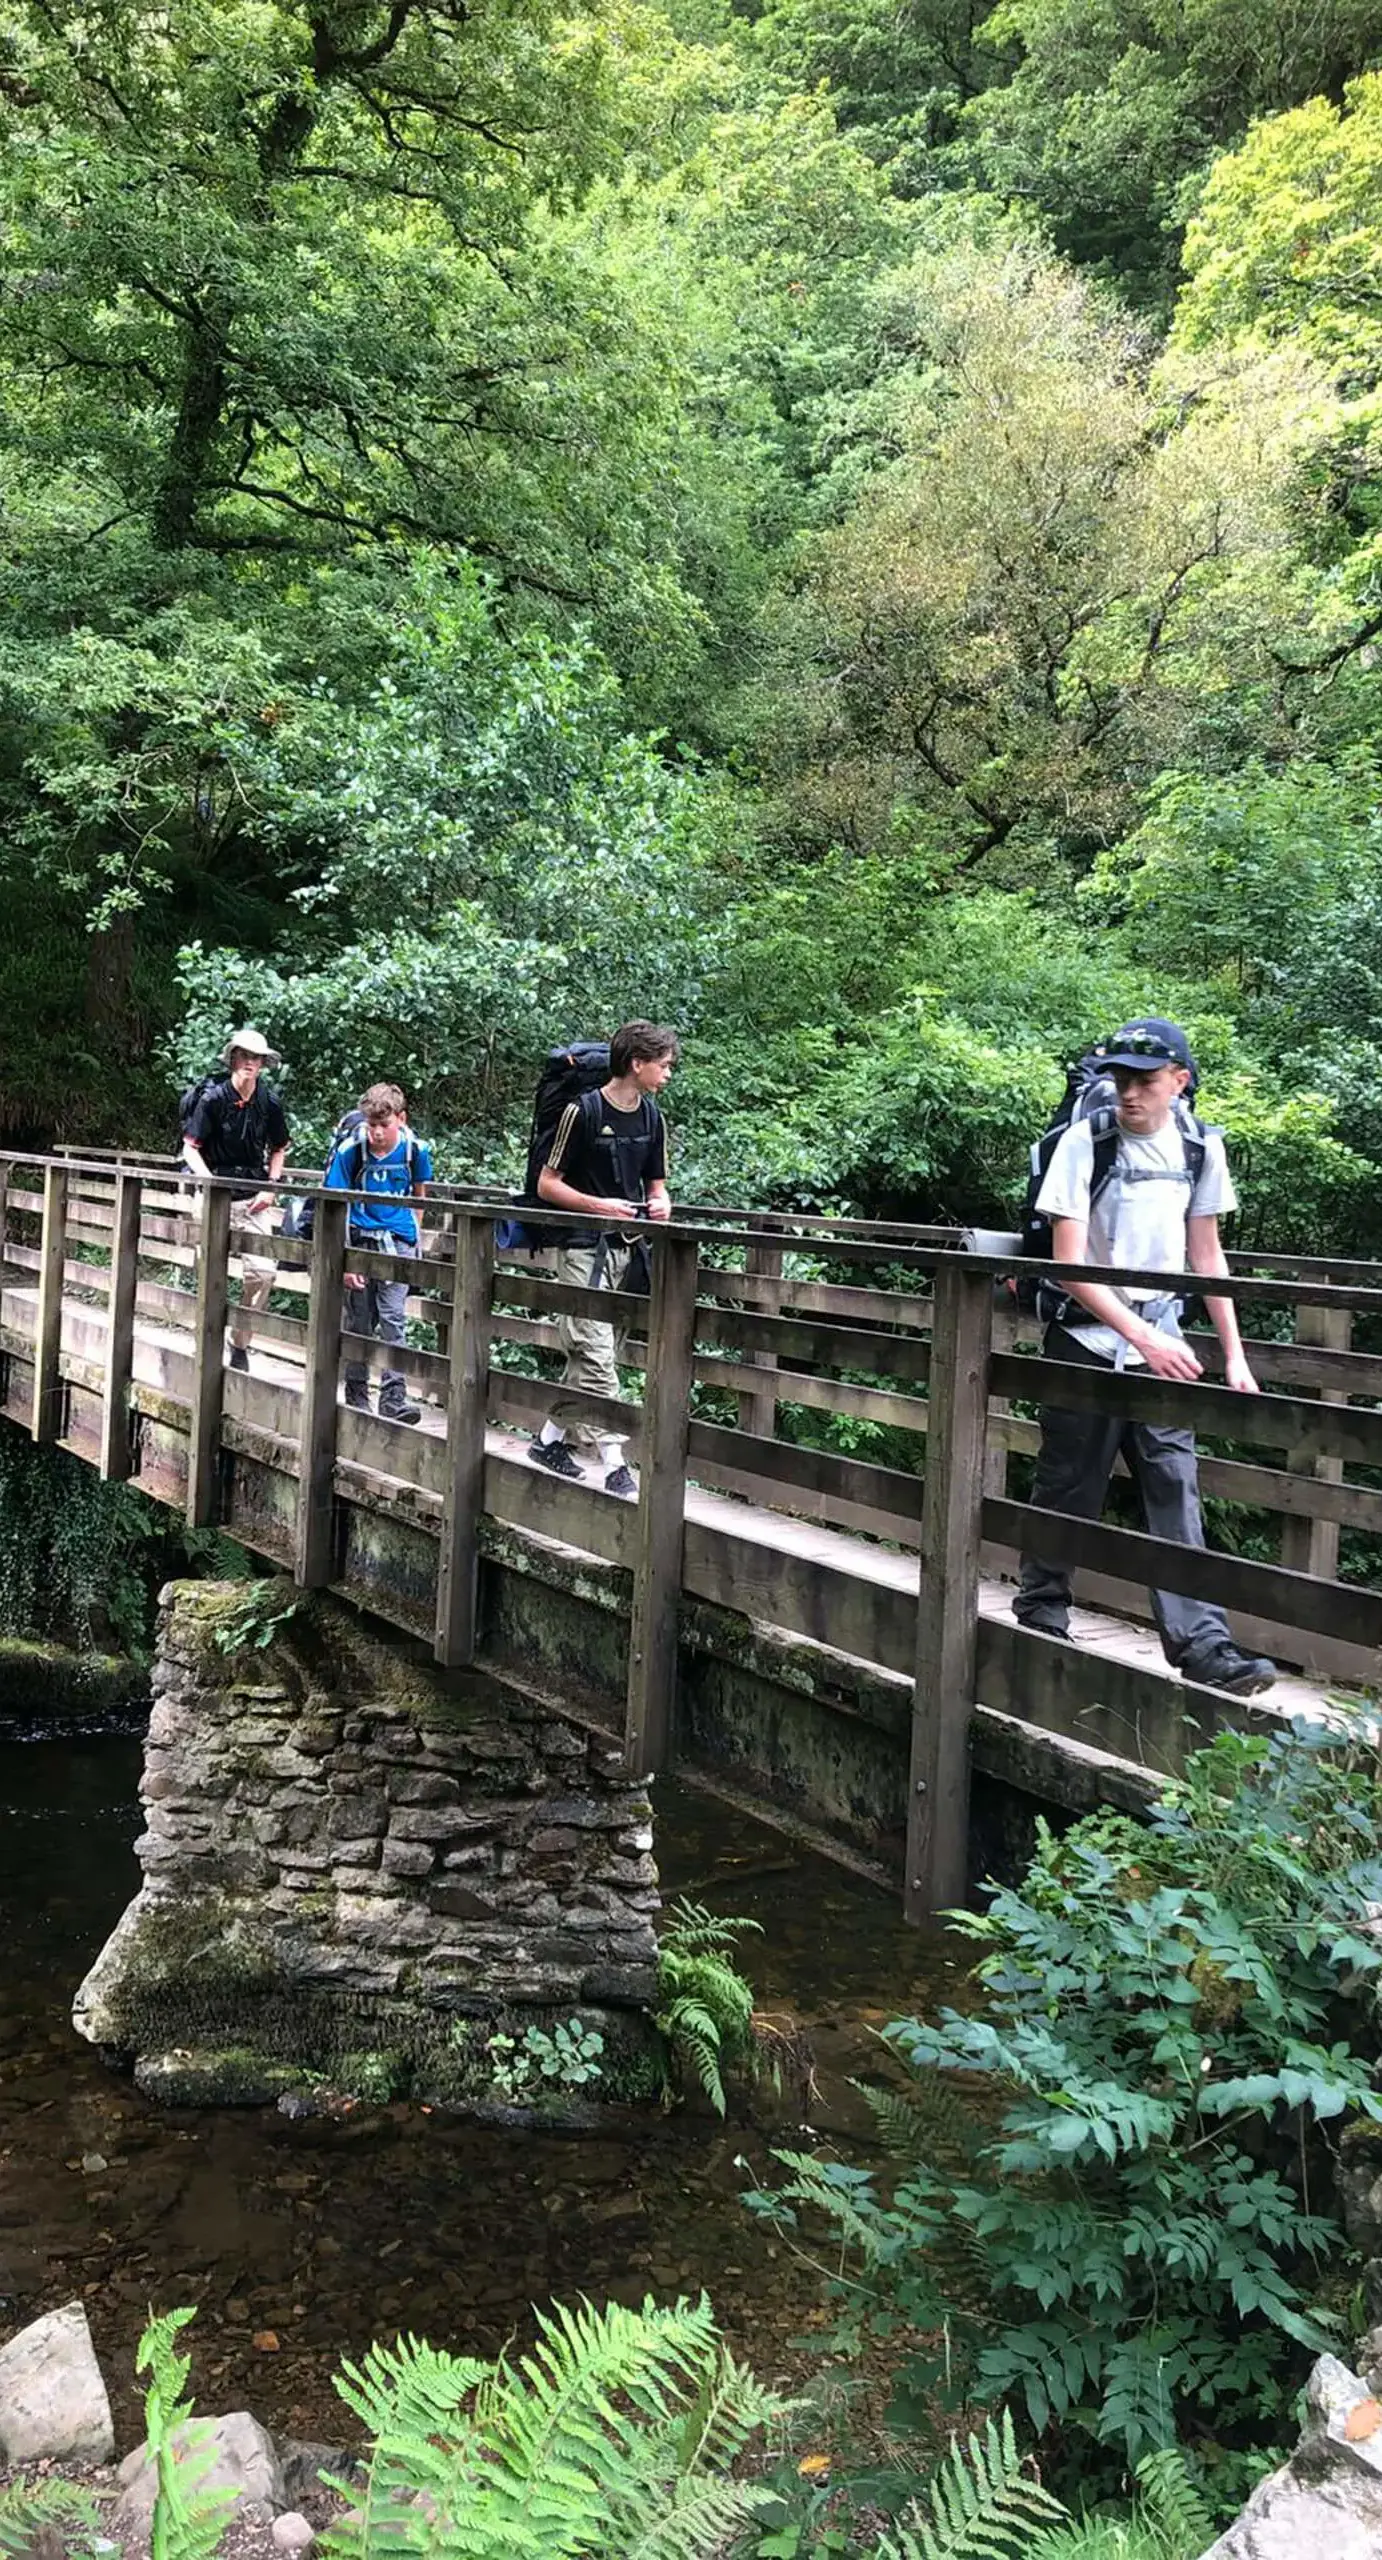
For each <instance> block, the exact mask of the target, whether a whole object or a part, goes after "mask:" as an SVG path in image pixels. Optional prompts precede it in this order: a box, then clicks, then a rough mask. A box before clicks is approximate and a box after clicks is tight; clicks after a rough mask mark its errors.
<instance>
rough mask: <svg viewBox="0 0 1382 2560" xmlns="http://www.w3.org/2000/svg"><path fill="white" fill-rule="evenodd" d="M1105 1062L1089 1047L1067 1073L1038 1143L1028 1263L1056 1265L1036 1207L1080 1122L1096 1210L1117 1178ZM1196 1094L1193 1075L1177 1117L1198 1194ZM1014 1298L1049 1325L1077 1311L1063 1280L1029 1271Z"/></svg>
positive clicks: (1027, 1212) (1046, 1224)
mask: <svg viewBox="0 0 1382 2560" xmlns="http://www.w3.org/2000/svg"><path fill="white" fill-rule="evenodd" d="M1104 1058H1105V1052H1104V1051H1103V1050H1102V1049H1088V1050H1086V1052H1085V1055H1084V1056H1083V1057H1082V1058H1079V1059H1077V1060H1076V1063H1075V1065H1074V1066H1073V1067H1070V1068H1068V1069H1067V1071H1066V1078H1065V1091H1064V1093H1063V1094H1062V1096H1061V1100H1060V1107H1059V1109H1058V1110H1057V1112H1056V1115H1055V1118H1054V1119H1053V1120H1052V1122H1051V1124H1050V1127H1049V1128H1047V1129H1044V1130H1043V1131H1042V1134H1041V1136H1040V1137H1039V1138H1038V1139H1037V1140H1036V1141H1035V1143H1034V1145H1033V1148H1032V1153H1031V1159H1030V1169H1029V1171H1028V1175H1027V1190H1026V1196H1025V1198H1024V1200H1023V1203H1022V1253H1023V1256H1024V1258H1025V1259H1026V1260H1029V1261H1032V1262H1050V1261H1051V1260H1053V1258H1054V1253H1053V1248H1054V1241H1055V1240H1054V1237H1053V1235H1052V1232H1051V1221H1050V1219H1049V1218H1048V1217H1047V1216H1046V1215H1045V1213H1044V1211H1042V1210H1040V1209H1038V1207H1037V1205H1036V1204H1037V1197H1038V1194H1039V1193H1040V1190H1041V1186H1042V1184H1043V1183H1044V1182H1045V1180H1046V1176H1047V1173H1048V1171H1049V1169H1050V1164H1051V1158H1052V1156H1053V1155H1054V1154H1055V1152H1056V1149H1057V1147H1058V1146H1059V1144H1060V1141H1061V1139H1062V1138H1063V1137H1064V1135H1065V1132H1066V1130H1067V1129H1073V1128H1074V1127H1075V1126H1076V1124H1077V1122H1081V1121H1087V1122H1088V1123H1089V1133H1090V1140H1091V1144H1092V1147H1093V1153H1094V1164H1093V1170H1092V1172H1091V1175H1090V1183H1089V1205H1090V1207H1091V1209H1092V1208H1093V1206H1094V1203H1095V1201H1096V1200H1097V1199H1098V1197H1099V1194H1100V1193H1101V1191H1103V1190H1105V1189H1106V1188H1107V1186H1108V1184H1109V1182H1110V1181H1111V1180H1112V1178H1113V1172H1114V1168H1115V1166H1116V1164H1117V1162H1118V1136H1119V1131H1118V1088H1117V1086H1116V1085H1115V1083H1114V1081H1113V1077H1112V1075H1111V1073H1110V1071H1109V1069H1108V1068H1107V1066H1106V1065H1105V1064H1104ZM1194 1093H1195V1081H1194V1078H1193V1076H1192V1078H1191V1081H1190V1083H1189V1084H1188V1085H1187V1086H1186V1089H1185V1091H1184V1092H1183V1093H1182V1094H1181V1095H1180V1096H1179V1097H1178V1099H1177V1101H1176V1104H1175V1109H1174V1113H1173V1117H1174V1119H1175V1123H1176V1126H1177V1128H1178V1129H1179V1131H1180V1133H1181V1137H1182V1140H1183V1141H1184V1145H1185V1169H1186V1172H1187V1173H1188V1174H1189V1176H1190V1188H1191V1191H1192V1193H1193V1191H1194V1188H1195V1185H1196V1183H1197V1182H1198V1181H1199V1178H1200V1175H1201V1174H1202V1173H1203V1171H1204V1157H1205V1135H1206V1132H1205V1129H1204V1124H1203V1122H1202V1121H1200V1120H1197V1119H1196V1117H1195V1114H1194V1112H1193V1110H1192V1109H1191V1107H1190V1106H1191V1103H1192V1101H1193V1098H1194ZM1013 1295H1014V1296H1015V1298H1016V1300H1017V1303H1018V1305H1019V1306H1020V1307H1025V1308H1026V1309H1027V1310H1028V1312H1029V1313H1031V1314H1035V1315H1038V1316H1040V1317H1041V1319H1042V1321H1043V1322H1044V1323H1046V1324H1064V1323H1065V1321H1066V1319H1067V1317H1068V1316H1069V1315H1070V1314H1071V1313H1072V1312H1074V1311H1075V1305H1076V1302H1075V1300H1074V1299H1072V1298H1071V1297H1070V1296H1069V1295H1068V1294H1067V1292H1066V1291H1065V1290H1064V1289H1062V1288H1061V1286H1060V1284H1059V1282H1058V1281H1055V1280H1046V1279H1039V1278H1037V1277H1036V1276H1035V1275H1034V1274H1032V1273H1029V1272H1024V1273H1023V1274H1022V1277H1021V1278H1020V1279H1019V1280H1017V1281H1015V1282H1014V1283H1013Z"/></svg>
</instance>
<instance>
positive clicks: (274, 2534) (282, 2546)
mask: <svg viewBox="0 0 1382 2560" xmlns="http://www.w3.org/2000/svg"><path fill="white" fill-rule="evenodd" d="M316 2538H317V2537H316V2535H315V2533H314V2532H313V2531H312V2528H311V2526H310V2524H309V2523H308V2521H307V2518H306V2516H300V2515H297V2514H295V2513H294V2511H293V2510H292V2509H291V2508H290V2509H289V2510H288V2512H287V2514H286V2515H281V2516H275V2517H274V2520H273V2524H272V2526H271V2528H270V2540H271V2541H272V2543H273V2546H274V2549H275V2551H288V2552H292V2551H310V2550H311V2548H312V2545H313V2543H314V2542H315V2541H316Z"/></svg>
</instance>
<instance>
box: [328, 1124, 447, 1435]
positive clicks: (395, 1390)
mask: <svg viewBox="0 0 1382 2560" xmlns="http://www.w3.org/2000/svg"><path fill="white" fill-rule="evenodd" d="M360 1109H361V1111H362V1112H363V1114H364V1118H363V1121H362V1122H361V1125H360V1127H359V1129H358V1130H357V1131H356V1133H355V1135H354V1137H353V1138H347V1139H345V1141H344V1142H343V1144H342V1145H341V1146H339V1147H338V1148H337V1150H336V1153H335V1154H334V1156H333V1157H332V1159H331V1162H330V1164H329V1165H328V1166H327V1168H326V1176H325V1184H326V1188H327V1190H328V1191H364V1192H367V1193H368V1195H369V1196H368V1198H367V1199H364V1200H354V1201H352V1202H351V1208H350V1230H349V1241H350V1243H351V1244H353V1245H360V1246H363V1247H365V1248H366V1249H368V1250H369V1251H371V1252H374V1253H394V1254H415V1253H416V1252H417V1249H418V1229H417V1218H416V1216H415V1214H414V1212H413V1210H412V1208H411V1207H410V1205H409V1200H410V1195H411V1197H412V1198H414V1199H421V1198H422V1197H423V1195H424V1194H425V1192H426V1189H427V1185H428V1183H429V1182H430V1181H431V1180H432V1158H431V1155H430V1154H429V1152H428V1150H427V1148H426V1147H425V1146H423V1144H422V1142H421V1140H420V1139H418V1138H415V1137H414V1136H413V1133H412V1131H411V1129H409V1128H408V1127H407V1126H406V1123H405V1121H404V1116H403V1115H404V1101H403V1096H402V1094H401V1093H400V1091H399V1089H398V1086H397V1085H396V1084H372V1085H371V1086H370V1089H369V1091H368V1093H362V1094H361V1096H360ZM345 1285H346V1299H345V1305H344V1306H343V1308H342V1309H341V1330H342V1332H343V1333H363V1334H373V1333H377V1334H378V1336H379V1339H380V1341H381V1342H391V1343H401V1342H402V1341H403V1339H404V1332H405V1326H406V1321H407V1306H408V1283H407V1281H406V1280H375V1279H368V1280H367V1279H365V1278H364V1277H363V1276H362V1275H361V1274H359V1273H357V1272H353V1271H348V1272H347V1273H346V1280H345ZM345 1392H346V1403H347V1404H353V1405H358V1406H361V1407H363V1408H364V1410H365V1411H366V1412H368V1410H369V1371H368V1369H367V1368H366V1367H365V1365H364V1363H363V1362H362V1361H355V1360H347V1362H346V1371H345ZM379 1411H380V1413H381V1415H382V1416H383V1418H384V1420H385V1421H386V1422H420V1421H421V1419H422V1407H421V1405H418V1404H413V1403H411V1402H410V1401H409V1399H408V1396H407V1394H406V1391H405V1388H404V1382H403V1378H402V1375H401V1373H400V1372H399V1371H398V1370H397V1369H386V1370H385V1371H384V1374H383V1377H382V1378H381V1380H380V1382H379Z"/></svg>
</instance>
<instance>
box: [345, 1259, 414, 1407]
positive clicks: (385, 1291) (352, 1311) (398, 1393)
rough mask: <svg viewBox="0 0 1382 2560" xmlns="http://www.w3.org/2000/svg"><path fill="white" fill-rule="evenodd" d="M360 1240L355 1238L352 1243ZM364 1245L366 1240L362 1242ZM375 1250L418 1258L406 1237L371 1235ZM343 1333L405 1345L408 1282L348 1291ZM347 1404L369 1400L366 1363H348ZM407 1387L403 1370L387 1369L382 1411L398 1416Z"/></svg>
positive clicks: (372, 1283) (369, 1282)
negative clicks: (375, 1335) (374, 1335)
mask: <svg viewBox="0 0 1382 2560" xmlns="http://www.w3.org/2000/svg"><path fill="white" fill-rule="evenodd" d="M354 1241H357V1239H354V1238H352V1242H354ZM358 1241H359V1242H361V1243H363V1242H364V1241H365V1239H364V1238H363V1237H361V1238H359V1239H358ZM369 1244H370V1247H371V1249H372V1250H373V1251H376V1252H381V1253H397V1254H403V1255H404V1256H406V1257H407V1258H409V1259H412V1258H413V1257H415V1256H416V1253H417V1246H416V1245H415V1244H409V1243H408V1242H407V1239H406V1238H405V1237H403V1236H394V1235H390V1236H380V1237H375V1236H371V1237H370V1238H369ZM341 1331H342V1333H347V1334H349V1333H367V1334H369V1333H377V1334H378V1336H379V1339H380V1341H381V1342H391V1343H398V1344H402V1343H403V1342H404V1341H405V1340H406V1339H407V1331H408V1283H407V1281H406V1280H373V1279H371V1280H367V1281H366V1282H365V1285H364V1287H363V1289H347V1291H346V1293H345V1296H344V1298H343V1299H342V1301H341ZM345 1388H346V1403H347V1404H358V1405H364V1404H367V1403H368V1401H369V1370H368V1369H367V1368H366V1366H365V1363H364V1362H363V1360H352V1359H351V1358H350V1356H349V1353H347V1355H346V1364H345ZM407 1392H408V1390H407V1384H406V1381H405V1379H404V1376H403V1372H402V1370H401V1369H386V1370H385V1371H384V1374H383V1376H382V1378H381V1379H380V1381H379V1410H380V1412H381V1413H382V1414H384V1415H386V1416H387V1415H388V1414H390V1413H397V1411H398V1409H399V1406H400V1405H401V1404H402V1403H403V1402H404V1400H405V1398H406V1396H407Z"/></svg>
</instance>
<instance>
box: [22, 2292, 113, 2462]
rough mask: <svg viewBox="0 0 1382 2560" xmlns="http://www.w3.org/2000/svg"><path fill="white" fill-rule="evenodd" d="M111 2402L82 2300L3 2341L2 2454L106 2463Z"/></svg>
mask: <svg viewBox="0 0 1382 2560" xmlns="http://www.w3.org/2000/svg"><path fill="white" fill-rule="evenodd" d="M114 2451H115V2432H114V2429H113V2427H112V2425H111V2417H110V2402H109V2400H108V2398H107V2397H106V2386H105V2383H104V2382H103V2380H102V2378H101V2368H100V2366H99V2364H98V2363H97V2361H96V2351H95V2349H94V2347H93V2346H92V2343H91V2332H90V2330H89V2329H88V2327H87V2325H86V2313H85V2311H84V2310H83V2309H82V2306H81V2304H80V2303H79V2302H67V2303H64V2304H63V2307H62V2309H61V2310H60V2311H50V2312H48V2313H47V2314H46V2316H45V2317H44V2318H43V2319H42V2320H35V2321H33V2322H32V2323H31V2325H30V2326H29V2327H28V2328H27V2329H21V2330H20V2332H19V2335H18V2337H16V2338H11V2340H10V2342H9V2345H8V2346H7V2347H0V2454H2V2455H3V2456H4V2459H5V2460H6V2461H7V2462H31V2461H35V2460H37V2459H39V2458H40V2457H41V2456H43V2455H45V2454H49V2455H52V2456H53V2457H54V2458H55V2459H57V2460H60V2461H71V2462H109V2460H110V2458H111V2455H112V2454H113V2452H114Z"/></svg>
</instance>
